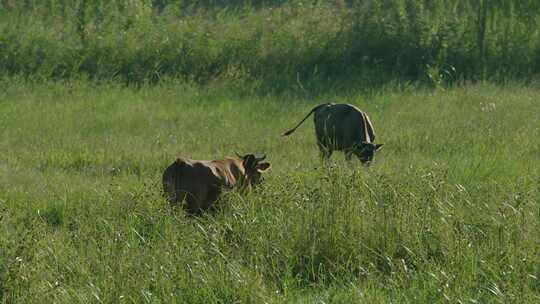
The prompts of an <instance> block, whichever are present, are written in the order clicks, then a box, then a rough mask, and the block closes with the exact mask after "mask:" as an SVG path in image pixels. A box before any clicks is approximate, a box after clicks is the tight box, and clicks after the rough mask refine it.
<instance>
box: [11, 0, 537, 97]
mask: <svg viewBox="0 0 540 304" xmlns="http://www.w3.org/2000/svg"><path fill="white" fill-rule="evenodd" d="M226 3H229V4H226ZM539 13H540V8H539V5H538V2H537V1H522V0H520V1H501V2H494V1H476V0H475V1H472V0H453V1H442V0H437V1H420V0H392V1H378V0H369V1H368V0H362V1H315V2H309V3H304V2H302V1H288V2H285V1H235V2H224V1H202V2H200V1H193V2H192V1H173V0H171V1H143V0H136V1H84V0H80V1H60V0H54V1H53V0H51V1H31V0H29V1H24V2H23V1H3V2H1V4H0V15H1V18H0V71H1V72H2V74H7V75H22V76H24V77H30V78H37V79H49V78H92V79H105V80H109V79H120V80H124V81H128V82H136V83H143V82H147V81H150V82H156V81H159V80H160V79H163V78H171V77H172V78H181V79H187V80H194V81H197V82H206V81H208V80H210V79H216V78H220V79H227V80H247V81H246V82H251V83H253V82H255V83H258V84H259V85H267V86H270V87H272V88H276V89H279V88H290V87H300V88H303V89H305V90H308V91H309V90H312V89H314V88H316V87H317V86H318V85H320V84H321V83H324V82H328V81H330V82H333V83H334V85H335V84H336V83H349V84H352V85H355V86H356V85H364V86H369V85H371V84H378V83H383V82H386V81H388V80H391V79H396V78H397V79H402V80H412V81H421V82H426V83H432V84H436V85H439V84H445V83H454V82H456V81H461V80H476V79H494V80H503V81H504V80H509V79H514V78H520V79H531V78H535V77H537V76H538V73H539V71H540V63H539V62H540V38H539V37H540V33H539V28H540V27H539V26H538V20H539V15H540V14H539Z"/></svg>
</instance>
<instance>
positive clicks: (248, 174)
mask: <svg viewBox="0 0 540 304" xmlns="http://www.w3.org/2000/svg"><path fill="white" fill-rule="evenodd" d="M236 155H237V156H238V157H239V158H241V159H242V166H243V167H244V172H245V185H244V186H245V187H250V186H252V185H257V184H258V183H260V182H261V180H262V176H261V175H262V173H264V172H266V171H268V170H269V169H270V167H271V165H270V163H267V162H262V161H263V160H264V159H265V158H266V155H263V156H262V157H256V156H255V155H253V154H246V155H244V156H240V155H238V153H237V154H236Z"/></svg>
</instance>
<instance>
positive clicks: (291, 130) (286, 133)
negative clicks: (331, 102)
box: [281, 103, 328, 136]
mask: <svg viewBox="0 0 540 304" xmlns="http://www.w3.org/2000/svg"><path fill="white" fill-rule="evenodd" d="M326 105H328V103H323V104H320V105H318V106H316V107H314V108H313V109H311V111H309V113H308V114H307V115H306V117H304V119H302V121H300V122H299V123H298V124H297V125H296V127H294V128H292V129H290V130H289V131H287V132H285V133H283V134H281V136H289V135H291V134H292V133H293V132H294V131H296V129H297V128H298V127H300V125H301V124H302V123H303V122H304V121H305V120H306V119H308V117H309V116H310V115H311V114H313V112H315V111H317V110H318V109H319V108H320V107H323V106H326Z"/></svg>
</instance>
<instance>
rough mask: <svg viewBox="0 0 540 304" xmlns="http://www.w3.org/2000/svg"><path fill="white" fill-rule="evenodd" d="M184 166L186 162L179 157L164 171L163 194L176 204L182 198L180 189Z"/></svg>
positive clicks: (172, 203) (171, 202)
mask: <svg viewBox="0 0 540 304" xmlns="http://www.w3.org/2000/svg"><path fill="white" fill-rule="evenodd" d="M184 166H185V163H184V162H183V161H182V160H181V159H177V160H176V161H175V162H174V163H172V164H171V165H170V166H169V167H167V169H165V172H163V177H162V182H163V196H165V197H166V198H167V201H169V203H170V204H171V205H174V204H176V203H177V202H178V200H179V199H180V198H179V197H178V196H179V195H178V189H179V188H180V181H181V178H182V176H181V174H182V167H184Z"/></svg>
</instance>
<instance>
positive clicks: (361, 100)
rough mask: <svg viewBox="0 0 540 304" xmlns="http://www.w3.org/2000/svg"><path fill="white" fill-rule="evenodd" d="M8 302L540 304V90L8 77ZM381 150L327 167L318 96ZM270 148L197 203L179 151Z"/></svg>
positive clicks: (3, 263)
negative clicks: (173, 174) (185, 188)
mask: <svg viewBox="0 0 540 304" xmlns="http://www.w3.org/2000/svg"><path fill="white" fill-rule="evenodd" d="M0 86H1V87H2V90H0V108H1V111H0V151H1V153H0V230H1V231H0V302H2V303H38V302H40V303H53V302H54V303H359V302H365V303H447V302H448V303H450V302H451V303H537V302H538V301H539V300H540V280H539V279H540V255H539V248H540V243H539V235H540V203H539V202H540V171H539V170H540V169H539V168H540V159H539V155H540V150H539V149H540V139H539V138H540V128H539V126H540V115H539V114H538V113H540V104H539V103H538V96H540V95H539V94H540V90H539V89H538V87H534V86H524V85H519V84H514V85H506V86H501V85H493V84H489V83H478V84H474V85H473V84H469V85H465V86H462V87H455V88H447V89H442V88H439V89H433V88H408V87H400V88H396V87H387V88H382V89H377V90H371V91H366V90H354V89H350V90H333V91H332V90H329V91H328V92H327V93H326V94H320V95H317V96H303V95H302V94H292V93H291V94H281V95H272V94H269V95H264V94H257V92H254V91H245V90H241V89H238V88H236V87H234V86H231V85H227V84H220V83H219V82H218V83H215V84H213V85H209V86H200V85H196V84H187V83H185V82H182V81H178V82H175V81H169V82H162V83H160V84H158V85H148V86H142V87H137V88H134V87H130V86H125V85H123V84H118V83H114V82H112V83H101V84H96V83H94V82H87V81H51V82H41V83H31V82H25V81H20V80H17V79H13V78H8V79H3V80H2V81H1V85H0ZM329 100H332V101H336V102H347V103H352V104H355V105H357V106H358V107H359V108H360V109H363V110H365V111H366V112H367V113H368V114H369V115H370V117H371V120H372V122H373V124H374V126H375V131H376V134H377V142H380V143H384V144H385V146H384V147H383V149H382V150H381V151H379V153H378V154H377V155H376V158H375V162H374V164H373V165H372V166H371V167H370V168H369V169H366V168H363V167H362V166H360V164H359V162H354V164H353V166H349V165H347V164H346V162H345V161H344V160H343V157H342V155H340V154H339V153H336V154H335V155H334V156H333V158H332V165H331V166H330V167H323V166H321V162H320V160H319V158H318V151H317V148H316V145H315V136H314V134H313V133H314V132H313V124H312V122H311V120H310V121H308V122H307V123H306V124H305V125H303V126H302V127H301V128H300V129H298V131H297V132H296V133H295V134H294V135H292V136H290V137H288V138H282V137H280V134H281V133H282V132H283V131H285V130H286V129H288V128H290V127H292V126H293V125H294V124H295V123H296V122H298V121H299V120H300V119H301V118H302V117H303V116H304V115H305V114H306V113H307V111H309V110H310V109H311V107H312V106H313V105H316V104H318V103H321V102H326V101H329ZM235 151H237V152H239V153H248V152H256V153H266V154H267V155H268V160H269V161H270V162H271V163H272V166H273V168H272V171H271V172H270V173H268V174H267V175H266V179H265V181H264V184H262V185H261V186H260V187H259V188H257V189H256V190H255V191H253V192H252V193H249V194H247V195H241V194H239V193H237V192H235V191H231V192H228V193H226V194H225V195H224V196H223V197H222V198H221V199H220V200H219V202H218V205H219V208H218V210H217V211H216V212H215V213H213V214H208V215H204V216H201V217H187V216H186V215H185V214H184V212H183V211H182V210H181V209H171V208H170V207H169V206H168V205H167V203H166V202H165V200H164V199H163V198H162V196H161V185H160V179H161V173H162V171H163V169H164V168H165V167H166V166H167V165H168V164H170V163H171V162H172V161H173V160H174V159H175V157H177V156H185V157H192V158H201V159H204V158H206V159H212V158H221V157H223V156H227V155H234V152H235Z"/></svg>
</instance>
